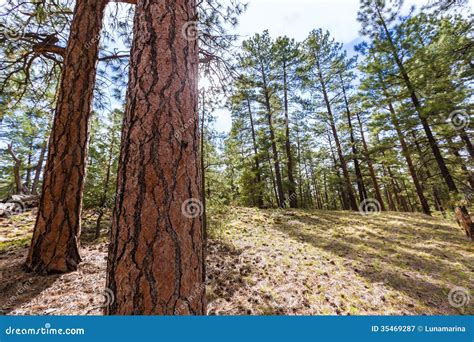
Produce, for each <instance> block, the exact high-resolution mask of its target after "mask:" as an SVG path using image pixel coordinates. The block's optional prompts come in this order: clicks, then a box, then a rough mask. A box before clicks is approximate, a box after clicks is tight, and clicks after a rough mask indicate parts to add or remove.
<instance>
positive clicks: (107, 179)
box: [95, 114, 117, 239]
mask: <svg viewBox="0 0 474 342" xmlns="http://www.w3.org/2000/svg"><path fill="white" fill-rule="evenodd" d="M114 115H115V114H114ZM112 120H113V119H112ZM112 127H113V128H112V130H111V132H110V134H111V136H112V139H111V141H110V146H109V151H108V152H109V155H108V156H107V169H106V171H105V180H104V185H103V189H102V196H101V198H100V203H99V215H98V216H97V221H96V223H95V239H98V238H99V237H100V229H101V227H100V225H101V222H102V217H103V216H104V212H105V210H106V209H107V208H106V207H107V193H108V192H109V187H110V177H111V173H112V164H113V160H114V148H115V145H116V143H117V141H116V139H115V134H116V130H115V127H114V126H112Z"/></svg>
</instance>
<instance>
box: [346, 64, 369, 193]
mask: <svg viewBox="0 0 474 342" xmlns="http://www.w3.org/2000/svg"><path fill="white" fill-rule="evenodd" d="M339 79H340V80H341V87H342V94H343V97H344V106H345V108H346V115H347V124H348V126H349V136H350V139H351V148H352V154H353V161H354V170H355V173H356V182H357V189H358V191H359V200H360V202H363V201H364V200H365V199H366V198H367V190H366V189H365V184H364V177H363V176H362V171H361V169H360V164H359V159H357V156H358V155H359V151H358V150H357V145H356V141H355V137H354V129H353V128H352V119H351V116H352V113H351V111H350V109H349V101H348V99H347V94H346V86H345V84H344V79H343V77H342V75H341V73H339Z"/></svg>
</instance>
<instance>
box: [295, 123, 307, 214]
mask: <svg viewBox="0 0 474 342" xmlns="http://www.w3.org/2000/svg"><path fill="white" fill-rule="evenodd" d="M296 153H297V158H298V179H299V181H298V190H299V193H300V199H301V202H300V204H301V205H302V206H303V207H305V208H306V205H305V203H304V202H303V190H302V187H303V177H302V175H301V142H300V131H299V129H297V130H296Z"/></svg>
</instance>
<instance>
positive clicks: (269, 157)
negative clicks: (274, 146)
mask: <svg viewBox="0 0 474 342" xmlns="http://www.w3.org/2000/svg"><path fill="white" fill-rule="evenodd" d="M271 158H272V157H271V156H268V167H269V169H270V177H271V180H272V187H273V193H274V194H275V203H276V204H277V206H278V207H280V202H279V199H278V190H277V186H276V182H275V175H274V174H273V166H272V161H271Z"/></svg>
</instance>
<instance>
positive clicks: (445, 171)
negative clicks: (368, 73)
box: [377, 8, 458, 193]
mask: <svg viewBox="0 0 474 342" xmlns="http://www.w3.org/2000/svg"><path fill="white" fill-rule="evenodd" d="M377 13H378V16H379V19H380V23H381V25H382V27H383V29H384V32H385V34H386V36H387V41H388V43H389V46H390V49H391V51H392V55H393V58H394V60H395V63H396V64H397V66H398V68H399V70H400V74H401V76H402V78H403V81H404V83H405V86H406V87H407V89H408V93H409V94H410V98H411V101H412V103H413V106H414V107H415V110H416V112H417V114H418V117H419V119H420V122H421V124H422V126H423V130H424V131H425V134H426V137H427V138H428V143H429V146H430V148H431V150H432V152H433V155H434V157H435V159H436V163H437V164H438V167H439V169H440V172H441V175H442V176H443V178H444V181H445V182H446V185H447V187H448V189H449V191H450V192H454V193H457V192H458V190H457V187H456V184H455V183H454V180H453V178H452V176H451V174H450V172H449V170H448V167H447V166H446V162H445V161H444V158H443V156H442V155H441V151H440V149H439V146H438V143H437V141H436V139H435V137H434V135H433V132H432V130H431V127H430V125H429V123H428V119H427V118H426V116H425V114H424V113H423V111H422V108H421V103H420V101H419V99H418V96H417V95H416V92H415V88H414V86H413V83H412V82H411V79H410V77H409V75H408V72H407V71H406V69H405V66H404V64H403V62H402V60H401V59H400V57H399V55H398V50H397V47H396V46H395V44H394V42H393V40H392V36H391V33H390V31H389V30H388V28H387V25H386V23H385V20H384V19H383V16H382V14H381V13H380V10H379V9H378V8H377Z"/></svg>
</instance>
